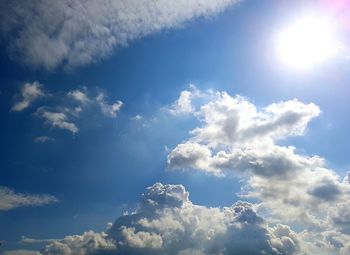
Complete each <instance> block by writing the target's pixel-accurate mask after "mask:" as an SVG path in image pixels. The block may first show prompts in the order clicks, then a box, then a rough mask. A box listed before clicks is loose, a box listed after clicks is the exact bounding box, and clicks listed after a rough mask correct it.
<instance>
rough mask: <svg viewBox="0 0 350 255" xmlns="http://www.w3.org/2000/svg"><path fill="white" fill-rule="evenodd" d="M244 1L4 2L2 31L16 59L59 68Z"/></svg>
mask: <svg viewBox="0 0 350 255" xmlns="http://www.w3.org/2000/svg"><path fill="white" fill-rule="evenodd" d="M237 2H239V1H238V0H177V1H167V0H160V1H147V0H141V1H140V0H129V1H123V0H116V1H108V0H100V1H84V0H76V1H69V2H66V1H55V2H54V3H52V2H48V1H45V0H35V1H26V2H23V1H11V0H5V1H1V2H0V8H1V10H4V11H2V12H1V14H0V24H1V25H0V31H1V33H2V35H3V37H4V38H5V39H6V41H7V42H8V45H7V46H8V51H9V54H10V56H11V57H12V58H14V59H16V60H19V61H21V62H23V63H25V64H27V65H30V66H34V67H41V68H46V69H54V68H56V67H58V66H60V65H64V66H66V67H68V68H72V67H76V66H81V65H86V64H89V63H92V62H95V61H98V60H100V59H103V58H106V57H108V56H109V55H111V54H112V52H113V50H114V49H115V48H116V47H124V46H126V45H127V44H128V43H129V42H131V41H133V40H135V39H138V38H140V37H144V36H146V35H149V34H152V33H155V32H158V31H161V30H163V29H169V28H179V27H181V26H182V25H183V24H185V22H187V21H190V20H192V19H193V18H196V17H207V16H212V15H214V14H217V13H219V12H220V11H223V10H224V9H225V8H227V7H228V6H231V5H233V4H235V3H237Z"/></svg>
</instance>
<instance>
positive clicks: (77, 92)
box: [67, 89, 90, 104]
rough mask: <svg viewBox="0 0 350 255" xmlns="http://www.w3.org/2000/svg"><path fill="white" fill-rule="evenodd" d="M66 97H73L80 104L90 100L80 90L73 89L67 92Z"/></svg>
mask: <svg viewBox="0 0 350 255" xmlns="http://www.w3.org/2000/svg"><path fill="white" fill-rule="evenodd" d="M67 95H68V97H70V98H72V99H74V100H75V101H77V102H79V103H81V104H87V103H88V102H89V101H90V100H89V98H88V96H87V95H86V94H85V93H84V92H83V91H81V90H78V89H76V90H73V91H69V92H68V93H67Z"/></svg>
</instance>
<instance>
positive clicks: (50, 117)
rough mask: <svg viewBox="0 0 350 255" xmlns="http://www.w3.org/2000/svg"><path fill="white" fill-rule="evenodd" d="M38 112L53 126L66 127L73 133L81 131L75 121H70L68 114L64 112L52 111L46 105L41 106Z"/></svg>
mask: <svg viewBox="0 0 350 255" xmlns="http://www.w3.org/2000/svg"><path fill="white" fill-rule="evenodd" d="M37 113H38V114H39V116H41V117H42V118H44V119H45V122H46V123H47V124H49V125H51V126H52V127H55V128H60V129H66V130H68V131H70V132H72V133H73V134H75V133H77V132H78V131H79V129H78V127H77V126H76V125H75V124H74V123H72V122H69V121H68V117H67V115H66V114H65V113H63V112H52V111H50V110H48V109H47V108H46V107H40V108H39V109H38V110H37Z"/></svg>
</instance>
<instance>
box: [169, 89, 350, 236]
mask: <svg viewBox="0 0 350 255" xmlns="http://www.w3.org/2000/svg"><path fill="white" fill-rule="evenodd" d="M213 95H214V96H213ZM180 97H181V94H180ZM193 108H194V109H195V110H194V111H193V116H194V118H197V119H198V122H199V125H198V126H197V127H196V128H194V129H193V130H191V131H190V137H189V139H187V140H185V141H182V142H181V143H179V144H178V145H176V146H175V148H173V149H172V150H171V151H170V152H169V154H168V168H169V169H170V170H186V171H190V170H195V171H201V172H204V173H207V174H212V175H215V176H220V177H226V176H232V175H234V176H238V177H240V178H241V179H242V184H243V186H242V190H241V192H240V194H239V195H240V196H241V197H242V198H249V199H257V201H258V202H259V203H260V206H259V208H260V209H261V210H263V209H264V210H266V211H264V212H265V213H266V214H268V215H270V216H269V217H271V218H273V220H274V221H280V222H284V223H292V224H299V225H302V226H304V227H305V226H306V225H307V226H308V227H310V228H318V229H322V231H331V230H332V231H333V230H336V231H338V232H342V233H347V231H348V229H349V227H348V226H349V225H350V224H348V222H349V217H348V215H350V213H349V212H350V210H348V209H347V208H348V207H347V204H348V202H347V197H348V196H349V195H350V183H349V181H348V175H347V176H346V177H345V178H344V179H343V180H342V178H340V176H338V175H337V174H336V173H335V172H334V171H333V170H332V169H330V168H328V167H327V165H326V160H325V159H323V158H322V157H320V156H317V155H312V156H308V155H301V154H298V153H297V152H296V148H294V147H293V146H282V145H280V143H279V142H280V141H281V140H283V139H286V138H288V137H290V136H296V135H303V134H304V133H305V130H306V129H307V126H308V124H309V123H310V121H311V120H312V119H313V118H315V117H317V116H318V115H319V114H320V109H319V107H318V106H316V105H315V104H313V103H302V102H300V101H299V100H297V99H293V100H289V101H284V102H278V103H273V104H271V105H269V106H267V107H264V108H258V107H256V106H255V105H254V104H252V103H251V102H250V101H249V100H248V99H246V98H244V97H242V96H234V97H232V96H230V95H228V94H227V93H225V92H216V93H214V94H212V95H211V96H210V97H207V102H205V103H203V104H199V105H198V104H197V105H193ZM286 208H288V209H286Z"/></svg>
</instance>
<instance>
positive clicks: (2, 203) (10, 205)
mask: <svg viewBox="0 0 350 255" xmlns="http://www.w3.org/2000/svg"><path fill="white" fill-rule="evenodd" d="M57 202H58V199H57V198H55V197H54V196H51V195H36V194H24V193H16V192H15V191H14V190H12V189H9V188H7V187H1V186H0V211H7V210H12V209H15V208H17V207H26V206H42V205H47V204H51V203H57Z"/></svg>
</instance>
